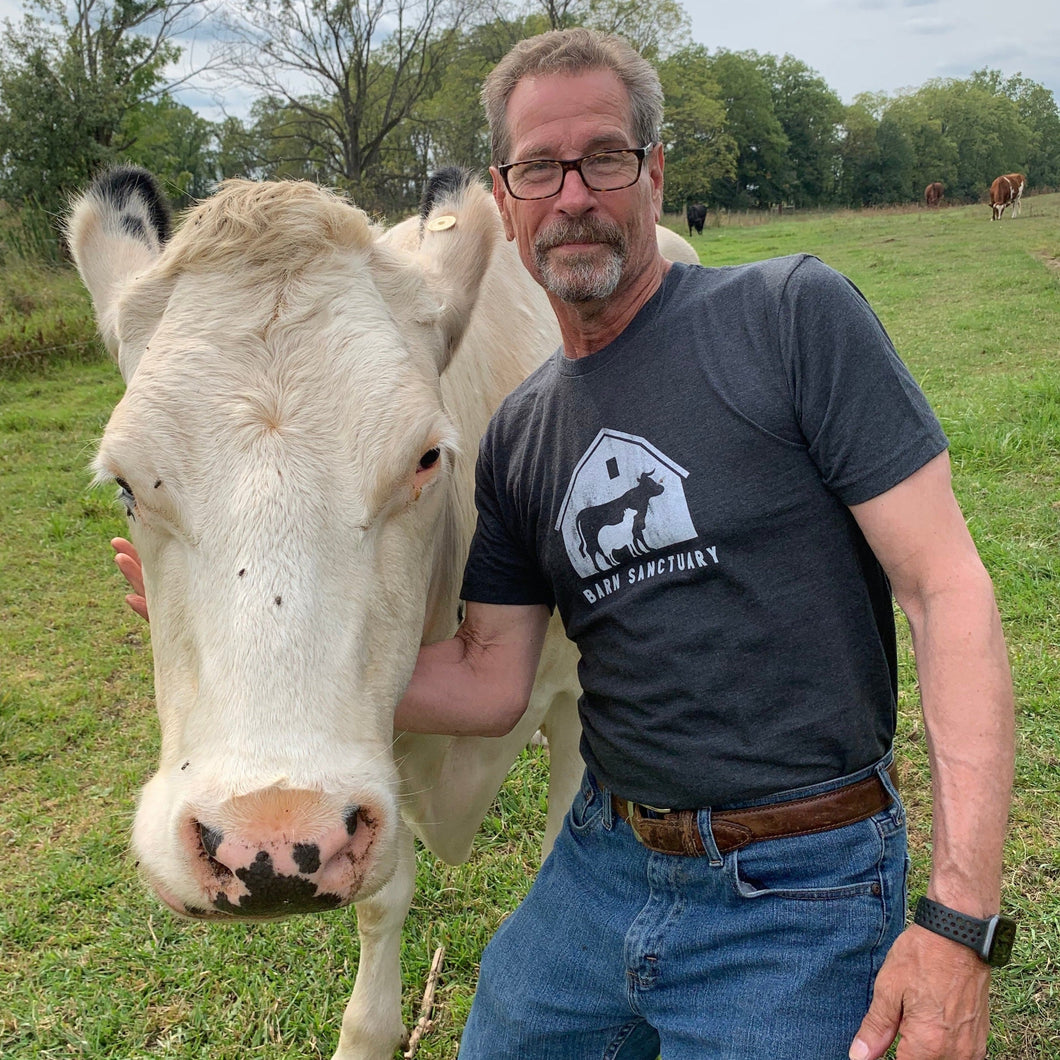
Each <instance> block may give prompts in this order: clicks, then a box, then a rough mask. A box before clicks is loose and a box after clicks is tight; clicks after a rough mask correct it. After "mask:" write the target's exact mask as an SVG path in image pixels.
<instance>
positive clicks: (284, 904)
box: [213, 844, 342, 917]
mask: <svg viewBox="0 0 1060 1060" xmlns="http://www.w3.org/2000/svg"><path fill="white" fill-rule="evenodd" d="M310 845H311V844H305V846H310ZM313 849H314V850H316V847H315V846H314V847H313ZM316 856H317V860H318V861H319V851H317V854H316ZM236 876H238V877H239V879H240V880H242V881H243V884H244V885H245V886H246V888H247V890H248V891H249V892H250V893H249V894H245V895H243V897H242V898H240V900H239V904H238V905H235V904H233V903H232V902H231V901H229V899H228V897H227V895H224V894H220V895H218V896H217V898H215V899H214V902H213V905H214V908H215V909H217V910H219V911H220V912H222V913H228V914H229V915H231V916H236V917H282V916H293V915H294V914H295V913H320V912H323V911H324V910H326V909H336V908H338V906H340V905H341V904H342V899H341V898H340V897H339V896H338V895H337V894H321V893H319V892H318V890H317V886H316V884H315V883H313V882H312V881H311V880H307V879H305V878H304V877H302V876H284V875H282V874H278V873H277V872H276V871H275V869H274V867H273V864H272V858H270V857H269V855H268V854H267V853H266V852H265V851H264V850H261V851H259V852H258V856H257V857H256V858H255V859H254V864H253V865H251V866H249V868H245V869H237V870H236Z"/></svg>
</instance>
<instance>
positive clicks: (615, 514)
mask: <svg viewBox="0 0 1060 1060" xmlns="http://www.w3.org/2000/svg"><path fill="white" fill-rule="evenodd" d="M654 470H655V469H654V468H652V470H651V471H645V472H643V473H642V474H640V475H639V476H638V477H637V484H636V485H635V486H633V487H632V488H631V489H628V490H626V492H625V493H623V494H621V496H618V497H615V498H614V499H613V500H610V501H604V503H603V504H590V505H589V506H588V507H587V508H583V509H582V510H581V511H580V512H578V518H577V520H576V522H575V525H576V526H577V528H578V548H579V549H580V551H581V554H582V555H583V556H586V557H588V558H589V559H590V560H591V561H592V564H593V566H594V567H595V568H596V570H598V571H605V570H608V569H609V568H610V567H613V566H614V565H615V564H616V563H619V562H621V561H622V559H632V558H633V556H640V555H643V554H644V553H645V552H647V551H649V549H648V545H647V544H646V543H645V541H644V522H645V519H646V518H647V516H648V505H649V504H650V503H651V499H652V497H658V496H659V494H660V493H662V492H663V491H664V489H665V487H664V486H663V484H662V483H661V482H656V481H655V479H653V478H652V477H651V476H652V474H653V473H654ZM628 512H632V513H633V521H632V524H631V525H630V528H629V534H628V537H627V536H626V535H625V533H622V534H621V538H622V540H621V541H618V542H615V544H614V546H613V547H608V548H605V547H604V546H602V545H601V543H600V535H601V533H602V532H603V531H604V530H605V529H607V528H608V527H618V526H623V525H624V524H625V523H626V521H627V518H628V516H627V513H628ZM608 537H613V535H608ZM609 546H610V541H609ZM597 556H599V557H600V558H601V559H602V560H603V565H601V563H600V562H599V560H598V559H597Z"/></svg>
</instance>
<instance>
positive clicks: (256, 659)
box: [67, 170, 500, 917]
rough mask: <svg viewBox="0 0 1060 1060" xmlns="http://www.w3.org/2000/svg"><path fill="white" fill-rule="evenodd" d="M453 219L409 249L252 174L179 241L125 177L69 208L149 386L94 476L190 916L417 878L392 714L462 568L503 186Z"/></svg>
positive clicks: (305, 906) (128, 367) (130, 382)
mask: <svg viewBox="0 0 1060 1060" xmlns="http://www.w3.org/2000/svg"><path fill="white" fill-rule="evenodd" d="M454 194H456V193H454ZM439 209H444V210H445V211H446V216H447V217H448V218H452V220H451V221H450V220H443V221H441V222H439V223H436V224H428V225H427V226H426V230H425V234H424V236H423V240H422V244H421V245H419V246H418V247H417V248H416V249H415V250H411V251H410V250H405V249H401V248H400V247H399V246H397V245H393V244H392V243H388V242H386V241H385V240H382V239H381V238H380V236H381V233H380V232H379V231H378V230H376V229H375V228H373V226H372V225H370V224H369V222H368V219H367V218H366V216H365V215H364V214H363V213H362V212H361V211H359V210H357V209H355V208H354V207H352V206H351V205H349V204H348V203H347V202H345V201H344V200H342V199H340V198H338V197H337V196H334V195H332V194H330V193H327V192H325V191H323V190H321V189H319V188H317V187H314V186H313V185H310V184H307V183H294V182H287V183H271V184H269V183H266V184H252V183H249V182H230V183H227V184H225V185H223V186H222V188H221V190H220V191H219V192H218V193H217V194H216V195H215V196H213V197H212V198H211V199H208V200H207V201H205V202H204V203H203V204H202V205H200V206H199V207H198V208H197V209H196V210H194V211H193V212H192V213H191V214H190V215H189V216H188V217H187V219H186V220H185V221H184V223H183V225H182V226H181V227H180V229H179V231H178V232H177V234H176V235H175V236H174V237H173V238H172V239H170V240H168V241H167V239H166V235H167V233H166V230H165V229H166V214H165V210H164V208H163V205H162V198H161V196H160V195H159V193H158V191H157V189H156V188H155V186H154V184H153V182H152V181H151V180H150V178H149V176H147V175H146V174H144V173H143V172H142V171H135V170H122V171H119V172H117V173H112V174H109V175H108V176H106V177H104V178H102V179H101V180H99V181H97V182H96V183H95V184H94V185H93V186H92V188H90V189H89V190H88V191H87V192H86V193H85V194H84V195H83V196H82V197H81V198H80V199H79V200H78V201H77V203H76V204H75V207H74V209H73V210H72V213H71V215H70V219H69V223H68V226H67V231H68V236H69V241H70V245H71V250H72V252H73V255H74V258H75V260H76V262H77V266H78V269H79V270H80V272H81V275H82V277H83V278H84V281H85V283H86V286H87V287H88V288H89V290H90V292H91V294H92V298H93V301H94V305H95V310H96V315H97V319H98V323H99V327H100V331H101V333H102V335H103V337H104V340H105V343H106V345H107V347H108V349H109V350H110V352H111V354H112V355H113V357H114V358H115V360H116V361H117V362H118V364H119V366H120V368H121V372H122V375H123V377H124V379H125V382H126V391H125V395H124V397H123V398H122V400H121V402H120V403H119V404H118V406H117V407H116V408H115V410H114V412H113V415H112V416H111V419H110V422H109V423H108V425H107V428H106V432H105V434H104V437H103V440H102V443H101V445H100V449H99V454H98V458H97V460H96V471H97V474H98V477H99V478H100V479H101V480H111V481H113V482H115V483H117V485H118V487H119V489H120V492H121V499H122V501H123V502H124V504H125V506H126V508H127V509H128V512H129V519H130V534H131V537H132V539H133V541H134V543H135V545H136V547H137V549H138V550H139V553H140V556H141V558H142V560H143V566H144V576H145V582H146V593H147V600H148V607H149V610H150V614H151V639H152V645H153V651H154V659H155V689H156V697H157V704H158V711H159V715H160V720H161V727H162V749H161V760H160V763H159V768H158V771H157V773H156V774H155V775H154V777H153V778H152V779H151V780H150V781H149V782H148V784H147V785H146V787H145V789H144V791H143V794H142V798H141V801H140V806H139V809H138V812H137V815H136V821H135V825H134V834H133V839H134V846H135V849H136V853H137V855H138V857H139V860H140V864H141V867H142V869H143V871H144V873H145V875H146V876H147V878H148V879H149V880H150V882H151V883H152V885H153V886H154V887H155V889H156V890H157V891H158V893H159V894H160V896H161V897H162V898H163V899H164V900H165V901H166V902H167V903H168V904H169V905H170V906H171V907H172V908H174V909H175V910H176V911H178V912H180V913H184V914H188V915H198V916H206V915H213V916H219V915H237V916H252V917H258V916H263V917H268V916H278V915H285V914H287V913H291V912H300V911H309V910H315V909H320V908H327V907H330V906H333V905H341V904H345V903H347V902H350V901H354V900H358V899H360V898H362V897H366V896H367V895H369V894H371V893H372V892H374V891H375V890H377V889H378V888H379V887H380V886H381V885H382V884H383V883H384V882H385V881H386V879H387V878H388V877H389V875H390V873H391V872H392V870H393V861H394V857H395V843H394V839H393V837H394V829H395V815H396V812H397V811H396V794H397V791H396V789H397V774H396V770H395V764H394V762H393V756H392V753H391V746H392V741H393V731H392V720H393V708H394V705H395V703H396V702H397V700H398V699H399V697H400V695H401V693H402V690H403V689H404V686H405V684H406V683H407V680H408V677H409V675H410V673H411V669H412V666H413V664H414V662H415V658H416V653H417V649H418V645H419V643H420V640H421V635H422V634H423V632H424V623H425V615H426V614H427V613H428V610H429V599H430V597H431V594H432V592H436V591H437V589H438V581H439V579H440V578H442V577H443V576H444V577H449V578H451V577H452V576H453V574H454V571H453V569H451V568H455V567H456V566H457V564H458V563H459V556H458V555H457V556H448V555H446V556H440V555H439V550H440V549H444V548H445V545H444V542H445V541H446V539H447V538H446V534H445V532H444V530H445V525H446V523H447V520H448V519H449V518H451V513H450V508H451V505H452V503H453V501H452V497H451V486H452V478H453V473H454V462H455V461H456V460H457V459H458V457H459V453H458V443H459V442H460V439H459V438H458V436H457V430H456V428H455V426H454V423H453V421H452V420H451V418H450V416H449V415H448V414H447V411H446V409H445V407H443V403H442V400H441V396H440V373H441V372H442V371H444V369H445V367H446V365H447V363H448V360H449V358H450V356H451V353H452V351H453V350H454V348H455V347H456V346H457V344H458V343H459V342H460V339H461V335H462V332H463V329H464V327H465V323H466V321H467V320H468V318H469V315H470V313H471V310H472V307H473V300H474V297H475V292H476V291H477V289H478V286H479V283H480V280H481V277H482V274H483V270H484V269H485V267H486V264H487V262H488V261H489V259H490V254H491V251H492V248H493V246H494V245H495V244H496V243H497V242H498V241H499V240H500V226H499V219H498V217H497V214H496V210H495V208H494V206H493V202H492V199H491V198H490V196H489V194H488V193H487V192H485V191H484V190H483V189H479V188H477V187H472V188H470V189H468V188H464V189H461V190H460V193H459V194H457V195H456V199H455V200H454V201H450V202H443V203H442V204H441V206H440V207H439ZM413 242H418V241H415V240H413ZM473 442H474V440H472V441H471V448H472V449H473V448H474V444H473ZM472 455H473V454H472ZM455 610H456V609H455V603H454V605H453V607H452V614H453V617H455Z"/></svg>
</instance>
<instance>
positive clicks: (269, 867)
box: [185, 790, 375, 917]
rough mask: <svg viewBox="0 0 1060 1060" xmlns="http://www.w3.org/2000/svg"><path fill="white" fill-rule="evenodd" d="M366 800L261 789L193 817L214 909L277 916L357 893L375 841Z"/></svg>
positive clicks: (331, 904) (193, 840)
mask: <svg viewBox="0 0 1060 1060" xmlns="http://www.w3.org/2000/svg"><path fill="white" fill-rule="evenodd" d="M374 827H375V825H374V819H373V815H372V814H371V813H370V812H368V811H367V810H366V808H365V807H364V806H360V805H348V806H346V807H344V808H342V809H341V810H334V809H330V808H329V806H328V803H327V801H326V800H325V799H323V797H322V796H320V795H318V794H316V793H314V792H292V791H287V790H279V791H267V792H255V793H253V794H252V795H248V796H241V797H239V798H237V799H231V800H229V801H228V802H227V803H225V804H223V805H222V806H221V807H219V808H218V809H217V810H216V811H214V813H212V814H211V816H210V819H207V818H206V816H205V815H203V816H201V817H199V818H195V819H192V820H191V821H190V823H189V828H188V830H187V832H186V833H185V834H186V835H187V836H188V840H189V843H190V845H191V846H192V848H193V853H194V854H195V857H196V862H197V867H198V870H199V873H200V880H201V882H202V884H203V887H204V890H205V892H206V896H207V898H208V900H209V902H210V904H211V905H212V906H213V908H214V909H215V910H217V911H218V912H222V913H227V914H229V915H231V916H237V917H279V916H289V915H291V914H293V913H309V912H318V911H321V910H324V909H332V908H335V907H336V906H339V905H343V904H345V903H346V902H348V901H350V900H351V897H352V895H353V894H354V893H355V892H356V890H357V888H358V886H359V883H360V880H361V878H362V877H363V875H364V870H365V867H366V865H365V863H366V861H367V859H368V854H369V851H370V850H371V847H372V842H373V832H374Z"/></svg>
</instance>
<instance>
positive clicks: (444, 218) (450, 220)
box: [427, 213, 456, 232]
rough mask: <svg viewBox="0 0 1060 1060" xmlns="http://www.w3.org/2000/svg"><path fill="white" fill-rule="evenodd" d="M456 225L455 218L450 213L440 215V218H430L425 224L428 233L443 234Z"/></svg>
mask: <svg viewBox="0 0 1060 1060" xmlns="http://www.w3.org/2000/svg"><path fill="white" fill-rule="evenodd" d="M455 224H456V218H455V217H454V216H453V215H452V214H451V213H445V214H442V215H441V216H440V217H432V218H431V219H430V220H429V221H428V222H427V231H428V232H444V231H445V230H446V229H447V228H452V227H453V225H455Z"/></svg>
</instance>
